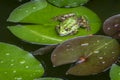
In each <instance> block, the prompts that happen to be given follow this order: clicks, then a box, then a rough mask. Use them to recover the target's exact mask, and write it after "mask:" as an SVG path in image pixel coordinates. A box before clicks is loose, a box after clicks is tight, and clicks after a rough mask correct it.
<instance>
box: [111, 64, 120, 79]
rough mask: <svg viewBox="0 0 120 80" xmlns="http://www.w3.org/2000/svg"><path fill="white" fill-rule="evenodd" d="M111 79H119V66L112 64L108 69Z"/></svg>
mask: <svg viewBox="0 0 120 80" xmlns="http://www.w3.org/2000/svg"><path fill="white" fill-rule="evenodd" d="M110 78H111V80H120V66H118V65H116V64H113V65H112V67H111V70H110Z"/></svg>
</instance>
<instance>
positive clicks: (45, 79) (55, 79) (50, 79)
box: [35, 77, 63, 80]
mask: <svg viewBox="0 0 120 80" xmlns="http://www.w3.org/2000/svg"><path fill="white" fill-rule="evenodd" d="M35 80H63V79H60V78H50V77H49V78H39V79H35Z"/></svg>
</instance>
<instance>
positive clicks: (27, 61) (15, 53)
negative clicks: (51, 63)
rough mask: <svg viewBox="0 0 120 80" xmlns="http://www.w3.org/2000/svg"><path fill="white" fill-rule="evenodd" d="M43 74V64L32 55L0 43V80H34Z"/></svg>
mask: <svg viewBox="0 0 120 80" xmlns="http://www.w3.org/2000/svg"><path fill="white" fill-rule="evenodd" d="M43 74H44V68H43V66H42V64H41V63H40V62H39V61H38V60H37V59H35V58H34V57H33V56H32V54H31V53H29V52H27V51H24V50H23V49H20V48H19V47H17V46H14V45H11V44H7V43H3V42H0V80H34V79H35V78H40V77H41V76H43Z"/></svg>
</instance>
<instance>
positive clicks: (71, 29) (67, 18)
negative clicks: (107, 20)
mask: <svg viewBox="0 0 120 80" xmlns="http://www.w3.org/2000/svg"><path fill="white" fill-rule="evenodd" d="M56 19H57V20H58V21H60V24H59V25H57V27H56V30H57V32H58V34H59V35H60V36H66V35H73V34H75V33H77V32H78V28H80V27H82V28H86V29H87V30H90V27H89V24H88V21H87V20H86V18H85V17H84V16H81V17H79V18H78V17H77V16H76V15H75V14H74V13H70V14H65V15H62V16H59V17H57V18H56Z"/></svg>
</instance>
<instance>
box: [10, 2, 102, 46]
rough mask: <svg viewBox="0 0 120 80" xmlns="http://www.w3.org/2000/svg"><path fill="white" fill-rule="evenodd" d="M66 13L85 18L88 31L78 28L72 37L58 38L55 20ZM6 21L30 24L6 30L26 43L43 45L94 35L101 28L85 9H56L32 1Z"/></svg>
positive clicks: (14, 12)
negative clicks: (88, 27)
mask: <svg viewBox="0 0 120 80" xmlns="http://www.w3.org/2000/svg"><path fill="white" fill-rule="evenodd" d="M37 2H38V3H37ZM32 3H34V4H32ZM41 4H42V5H41ZM43 4H45V5H43ZM34 6H35V7H36V8H35V7H34ZM32 7H34V9H35V10H34V9H33V8H32ZM36 9H37V10H36ZM26 10H27V12H26ZM27 13H29V14H27ZM48 13H49V14H48ZM68 13H75V14H76V15H77V16H78V17H80V16H85V17H86V19H87V22H88V23H89V26H90V30H89V31H88V30H86V29H85V28H79V29H78V30H79V31H78V32H77V33H76V34H74V35H67V36H60V35H59V34H58V32H57V31H56V26H57V25H59V24H60V21H58V20H56V18H58V16H61V15H65V14H68ZM8 21H10V22H20V23H32V24H31V25H21V26H18V25H16V26H10V27H9V28H8V29H9V30H10V31H11V32H12V33H13V34H14V35H15V36H16V37H18V38H20V39H22V40H24V41H26V42H31V43H35V44H45V45H46V44H47V45H48V44H58V43H61V42H64V41H65V40H68V39H70V38H73V37H77V36H83V35H89V34H95V33H96V32H98V30H99V29H100V26H101V20H100V19H99V17H98V16H97V15H96V14H95V13H94V12H92V11H91V10H89V9H88V8H86V7H82V6H81V7H77V8H69V9H68V8H58V7H55V6H52V5H50V4H48V3H46V2H45V1H44V0H37V1H36V0H33V1H32V2H28V3H25V4H23V5H21V6H20V7H18V8H16V9H15V10H14V11H13V12H12V13H11V14H10V16H9V18H8Z"/></svg>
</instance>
